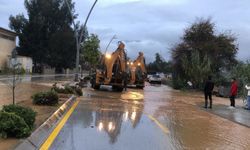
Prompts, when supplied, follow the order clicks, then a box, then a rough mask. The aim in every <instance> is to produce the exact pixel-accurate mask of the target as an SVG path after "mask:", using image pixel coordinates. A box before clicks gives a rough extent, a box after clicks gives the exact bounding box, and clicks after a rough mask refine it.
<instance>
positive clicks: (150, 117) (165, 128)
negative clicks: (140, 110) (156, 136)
mask: <svg viewBox="0 0 250 150" xmlns="http://www.w3.org/2000/svg"><path fill="white" fill-rule="evenodd" d="M147 116H148V118H149V119H150V120H152V121H154V122H155V124H156V125H157V126H158V127H159V128H160V129H161V130H162V131H163V132H164V133H165V134H169V133H170V131H169V129H168V128H167V127H165V126H164V125H162V124H161V123H160V122H159V121H158V120H157V119H156V118H155V117H153V116H152V115H147Z"/></svg>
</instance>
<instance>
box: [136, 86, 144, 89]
mask: <svg viewBox="0 0 250 150" xmlns="http://www.w3.org/2000/svg"><path fill="white" fill-rule="evenodd" d="M136 88H138V89H142V90H143V89H144V86H143V85H136Z"/></svg>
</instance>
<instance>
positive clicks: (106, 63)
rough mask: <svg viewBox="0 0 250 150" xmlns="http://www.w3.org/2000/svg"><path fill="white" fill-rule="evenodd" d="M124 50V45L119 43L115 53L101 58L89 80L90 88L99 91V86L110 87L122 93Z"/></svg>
mask: <svg viewBox="0 0 250 150" xmlns="http://www.w3.org/2000/svg"><path fill="white" fill-rule="evenodd" d="M124 48H125V45H124V44H123V43H122V42H119V45H118V48H117V49H116V51H115V52H113V53H112V54H106V55H105V56H104V55H103V56H102V59H101V61H100V66H99V67H98V68H97V69H96V70H95V73H94V74H93V75H92V78H91V86H92V88H94V89H99V88H100V86H101V85H111V86H112V88H113V89H114V90H116V91H123V88H124V80H125V76H126V67H127V65H126V62H127V56H126V52H125V50H124Z"/></svg>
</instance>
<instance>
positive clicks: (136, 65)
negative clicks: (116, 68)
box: [127, 52, 147, 89]
mask: <svg viewBox="0 0 250 150" xmlns="http://www.w3.org/2000/svg"><path fill="white" fill-rule="evenodd" d="M127 64H128V66H129V82H128V86H134V85H135V86H136V87H137V88H141V89H143V88H144V86H145V80H146V78H147V70H146V64H145V58H144V56H143V53H142V52H139V56H138V57H137V59H136V60H135V61H133V62H127Z"/></svg>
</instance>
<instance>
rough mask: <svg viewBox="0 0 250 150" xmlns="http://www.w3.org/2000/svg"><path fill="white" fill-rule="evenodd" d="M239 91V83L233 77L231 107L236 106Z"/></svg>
mask: <svg viewBox="0 0 250 150" xmlns="http://www.w3.org/2000/svg"><path fill="white" fill-rule="evenodd" d="M237 92H238V85H237V82H236V79H235V78H232V85H231V90H230V102H231V104H230V106H231V107H235V97H236V95H237Z"/></svg>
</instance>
